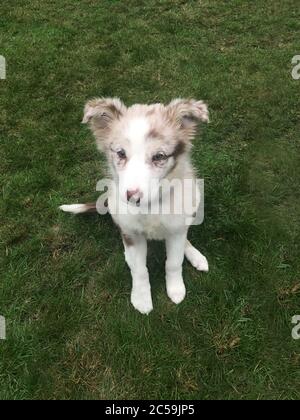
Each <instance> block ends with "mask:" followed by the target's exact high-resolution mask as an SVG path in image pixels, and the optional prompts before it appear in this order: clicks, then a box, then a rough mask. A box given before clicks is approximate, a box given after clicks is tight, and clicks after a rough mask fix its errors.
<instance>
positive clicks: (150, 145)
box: [60, 98, 209, 314]
mask: <svg viewBox="0 0 300 420" xmlns="http://www.w3.org/2000/svg"><path fill="white" fill-rule="evenodd" d="M208 120H209V118H208V110H207V106H206V105H205V104H204V103H203V102H202V101H197V100H193V99H175V100H173V101H172V102H170V103H169V104H168V105H163V104H160V103H157V104H152V105H140V104H136V105H133V106H131V107H126V106H125V105H124V103H123V102H122V101H121V100H120V99H118V98H100V99H93V100H91V101H89V102H88V103H87V104H86V106H85V109H84V117H83V123H87V124H89V126H90V128H91V130H92V132H93V134H94V136H95V138H96V142H97V146H98V149H99V150H100V151H101V152H102V153H104V154H105V155H106V158H107V162H108V167H109V172H110V180H111V181H112V184H111V185H112V187H111V188H110V189H109V192H108V200H107V202H108V209H109V212H110V214H111V216H112V218H113V220H114V222H115V223H116V224H117V225H118V226H119V228H120V231H121V235H122V239H123V243H124V247H125V259H126V262H127V264H128V266H129V268H130V270H131V275H132V291H131V303H132V305H133V306H134V307H135V308H136V309H137V310H138V311H139V312H141V313H143V314H148V313H149V312H150V311H151V310H152V309H153V306H152V297H151V287H150V282H149V273H148V269H147V265H146V262H147V240H152V239H154V240H165V242H166V250H167V260H166V288H167V294H168V296H169V298H170V299H171V300H172V301H173V302H174V303H176V304H178V303H180V302H182V300H183V299H184V298H185V295H186V288H185V285H184V281H183V277H182V264H183V261H184V256H185V257H186V258H187V259H188V260H189V261H190V262H191V264H192V265H193V266H194V267H195V268H196V269H198V270H199V271H208V263H207V260H206V258H205V257H204V255H202V254H201V253H200V252H199V251H198V250H197V249H196V248H194V247H193V246H192V244H191V243H190V242H189V241H188V239H187V236H188V230H189V227H190V226H191V225H192V224H193V220H194V219H193V218H195V215H196V213H195V208H196V209H197V208H198V207H199V203H200V199H201V197H200V190H199V187H198V184H197V181H196V176H195V173H194V169H193V167H192V164H191V160H190V150H191V144H192V140H193V139H194V137H195V135H196V130H197V127H198V125H199V123H201V122H208ZM173 181H176V182H174V183H172V182H173ZM186 181H189V183H186ZM165 182H169V183H170V185H172V187H170V188H169V190H168V191H167V192H168V193H167V194H166V193H165V192H162V185H163V183H165ZM187 185H188V186H187ZM186 198H187V199H188V200H190V201H192V202H193V203H194V205H195V206H194V211H193V214H191V213H190V212H189V211H186V210H185V209H182V210H181V211H179V212H178V211H175V210H176V209H175V207H176V206H177V205H178V204H182V202H183V200H186ZM170 199H171V200H170ZM167 201H168V203H167ZM170 203H171V204H170ZM165 204H166V207H167V208H169V211H166V212H161V211H153V209H154V208H155V206H156V205H158V206H159V208H160V209H161V208H162V207H164V205H165ZM167 204H168V205H167ZM60 208H61V210H63V211H66V212H70V213H74V214H78V213H85V212H90V211H97V205H96V204H73V205H63V206H61V207H60Z"/></svg>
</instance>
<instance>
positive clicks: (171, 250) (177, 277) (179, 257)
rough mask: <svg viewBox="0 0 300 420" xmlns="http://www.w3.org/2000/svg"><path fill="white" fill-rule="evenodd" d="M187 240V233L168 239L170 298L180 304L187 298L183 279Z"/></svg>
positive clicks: (168, 284) (167, 272) (167, 274)
mask: <svg viewBox="0 0 300 420" xmlns="http://www.w3.org/2000/svg"><path fill="white" fill-rule="evenodd" d="M186 239H187V232H186V231H185V232H182V233H176V234H171V235H170V236H169V237H168V238H167V239H166V246H167V262H166V283H167V293H168V296H169V298H170V299H171V300H172V301H173V302H174V303H180V302H182V301H183V299H184V298H185V294H186V290H185V285H184V282H183V278H182V264H183V260H184V250H185V244H186Z"/></svg>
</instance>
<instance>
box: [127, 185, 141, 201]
mask: <svg viewBox="0 0 300 420" xmlns="http://www.w3.org/2000/svg"><path fill="white" fill-rule="evenodd" d="M141 198H143V193H142V192H141V191H140V190H139V189H138V188H137V189H136V190H128V191H127V201H130V200H131V199H134V200H136V201H138V200H140V199H141Z"/></svg>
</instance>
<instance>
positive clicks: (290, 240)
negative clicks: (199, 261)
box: [0, 0, 300, 399]
mask: <svg viewBox="0 0 300 420" xmlns="http://www.w3.org/2000/svg"><path fill="white" fill-rule="evenodd" d="M298 6H299V5H298V2H296V1H295V0H294V1H292V0H288V1H285V2H282V1H279V0H276V1H274V0H267V1H264V2H262V1H252V2H249V1H243V0H236V1H221V0H220V1H214V0H203V1H201V2H200V1H182V0H164V1H158V0H156V1H155V0H147V1H138V0H130V1H126V2H121V1H108V0H102V1H98V0H81V1H74V0H63V1H61V0H60V1H59V0H53V1H51V2H49V1H46V0H30V1H26V2H25V1H22V0H14V5H13V7H12V5H11V1H8V0H2V2H1V14H2V28H1V33H0V41H1V42H0V54H1V55H3V56H5V57H6V59H7V80H6V81H3V80H1V81H0V137H1V147H0V181H1V190H2V195H1V199H0V214H1V225H0V246H1V254H0V258H1V260H0V314H1V315H4V316H5V317H6V319H7V334H8V337H7V340H6V341H1V342H0V398H2V399H25V398H26V399H39V398H45V399H57V398H61V399H81V398H82V399H97V398H108V399H118V398H121V399H127V398H137V399H140V398H146V399H147V398H157V399H166V398H172V399H173V398H174V399H190V398H195V399H277V398H278V399H299V397H300V390H299V383H300V342H299V341H293V340H292V338H291V329H292V324H291V318H292V316H293V315H295V314H299V313H300V303H299V288H298V286H299V283H300V259H299V243H300V242H299V241H300V223H299V222H300V193H299V185H300V171H299V166H300V154H299V152H300V147H299V128H300V124H299V117H300V111H299V88H300V81H295V80H293V79H292V77H291V69H292V66H291V59H292V57H293V56H294V55H296V54H299V36H300V12H299V7H298ZM95 95H103V96H105V95H113V96H120V97H121V98H122V99H123V100H124V101H125V102H126V103H127V104H132V103H135V102H148V103H149V102H153V101H162V102H163V101H165V102H166V101H169V100H171V99H172V98H174V97H178V96H182V97H184V96H188V97H195V98H199V99H204V100H205V101H206V102H207V103H208V104H209V107H210V111H211V121H212V122H211V124H210V125H209V126H208V127H205V129H204V130H203V133H202V136H199V137H198V138H197V140H196V142H195V147H194V154H193V157H194V163H195V166H196V168H197V170H198V172H199V175H200V176H202V177H204V178H205V188H206V193H205V206H206V212H205V222H204V224H203V225H202V226H200V227H194V228H193V230H192V232H191V237H192V239H193V242H194V243H195V245H196V246H197V247H199V248H200V249H201V250H202V251H203V253H204V254H205V255H207V257H208V259H209V262H210V273H209V274H199V273H198V272H196V271H195V270H194V269H193V268H192V267H190V266H189V265H188V264H186V265H185V267H184V271H185V280H186V285H187V289H188V295H187V299H186V300H185V301H184V302H183V303H182V304H181V305H179V306H175V305H173V304H172V303H171V302H170V301H169V300H168V298H167V296H166V293H165V284H164V275H163V267H164V253H163V246H162V245H161V244H155V243H153V244H151V245H150V251H149V254H150V255H149V268H150V272H151V279H152V288H153V299H154V306H155V308H154V311H153V312H152V313H151V314H150V315H149V316H148V317H145V316H141V315H140V314H139V313H137V312H136V311H134V309H133V308H132V307H131V305H130V302H129V296H130V274H129V272H128V270H127V268H126V264H125V261H124V258H123V250H122V244H121V241H120V239H119V236H118V234H117V229H116V228H115V227H114V225H113V223H112V222H111V220H110V218H109V217H103V218H101V217H99V216H98V217H96V216H86V217H70V216H68V215H66V214H61V213H59V212H58V210H57V208H58V206H59V205H60V204H62V203H71V202H79V201H85V200H88V201H90V200H93V199H95V198H96V197H97V194H96V192H95V187H96V182H97V181H98V180H99V179H100V178H101V176H102V175H103V158H101V156H99V155H98V154H96V153H95V146H94V143H93V139H92V136H91V134H90V133H89V132H88V131H87V129H86V128H85V127H83V126H81V124H80V121H81V117H82V109H83V105H84V103H85V101H86V100H87V99H88V98H90V97H93V96H95ZM157 250H160V252H157Z"/></svg>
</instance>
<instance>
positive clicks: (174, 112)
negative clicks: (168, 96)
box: [167, 99, 209, 136]
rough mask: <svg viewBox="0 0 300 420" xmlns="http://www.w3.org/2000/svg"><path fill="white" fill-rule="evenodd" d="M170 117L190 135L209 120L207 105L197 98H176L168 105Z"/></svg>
mask: <svg viewBox="0 0 300 420" xmlns="http://www.w3.org/2000/svg"><path fill="white" fill-rule="evenodd" d="M167 113H168V117H169V118H170V119H171V121H172V122H173V123H175V124H176V125H177V126H178V127H179V128H180V129H182V130H185V131H186V132H187V133H188V134H189V135H190V136H192V135H194V134H195V131H196V129H197V126H198V124H199V123H201V122H209V113H208V109H207V105H206V104H205V103H204V102H203V101H197V100H195V99H174V100H173V101H172V102H170V103H169V105H167Z"/></svg>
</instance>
